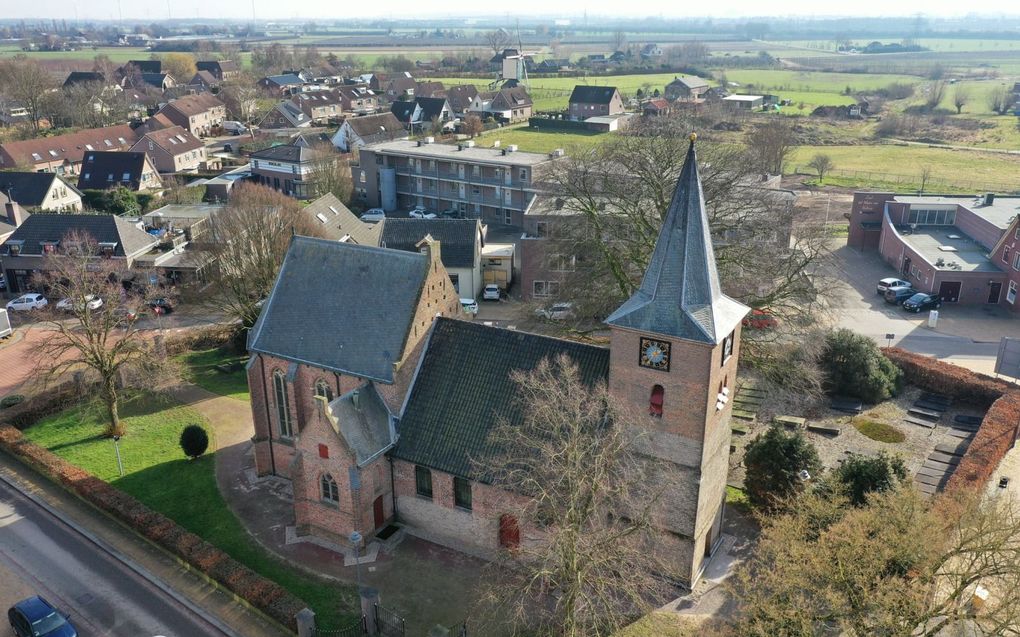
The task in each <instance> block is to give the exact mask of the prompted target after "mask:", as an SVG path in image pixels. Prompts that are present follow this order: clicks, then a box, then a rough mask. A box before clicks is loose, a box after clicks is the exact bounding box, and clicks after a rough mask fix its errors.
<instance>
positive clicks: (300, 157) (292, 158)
mask: <svg viewBox="0 0 1020 637" xmlns="http://www.w3.org/2000/svg"><path fill="white" fill-rule="evenodd" d="M318 156H319V153H317V152H316V151H314V150H312V149H310V148H305V147H304V146H296V145H294V144H281V145H280V146H273V147H272V148H265V149H263V150H260V151H258V152H255V153H252V154H251V157H252V159H268V160H270V161H289V162H297V163H301V162H306V161H315V159H316V158H317V157H318Z"/></svg>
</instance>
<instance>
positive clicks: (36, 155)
mask: <svg viewBox="0 0 1020 637" xmlns="http://www.w3.org/2000/svg"><path fill="white" fill-rule="evenodd" d="M32 159H34V160H36V161H42V155H40V154H39V153H32Z"/></svg>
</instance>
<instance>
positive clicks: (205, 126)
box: [159, 93, 227, 137]
mask: <svg viewBox="0 0 1020 637" xmlns="http://www.w3.org/2000/svg"><path fill="white" fill-rule="evenodd" d="M159 113H160V114H163V115H165V116H166V117H167V119H169V120H170V121H171V122H173V123H174V124H176V125H177V126H183V127H184V128H186V129H188V130H189V131H190V132H191V134H192V135H197V136H199V137H204V136H206V135H208V134H209V133H210V132H212V129H214V128H218V127H219V126H220V124H222V123H223V120H224V119H226V118H227V107H226V105H225V104H224V103H223V102H221V101H220V100H219V99H217V98H216V96H215V95H213V94H212V93H199V94H197V95H185V96H183V97H180V98H178V99H175V100H174V101H172V102H170V103H168V104H167V105H166V106H164V107H163V108H161V109H160V111H159Z"/></svg>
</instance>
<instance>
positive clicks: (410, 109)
mask: <svg viewBox="0 0 1020 637" xmlns="http://www.w3.org/2000/svg"><path fill="white" fill-rule="evenodd" d="M417 108H418V104H416V103H415V102H393V103H392V104H390V113H391V114H392V115H393V116H394V117H396V118H397V120H399V121H401V122H404V123H405V124H406V123H408V122H410V121H411V118H412V117H413V116H414V111H415V109H417Z"/></svg>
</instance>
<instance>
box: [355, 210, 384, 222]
mask: <svg viewBox="0 0 1020 637" xmlns="http://www.w3.org/2000/svg"><path fill="white" fill-rule="evenodd" d="M385 218H386V211H385V210H383V209H382V208H369V209H368V210H366V211H365V213H364V214H363V215H361V220H362V221H373V222H374V221H382V220H383V219H385Z"/></svg>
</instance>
